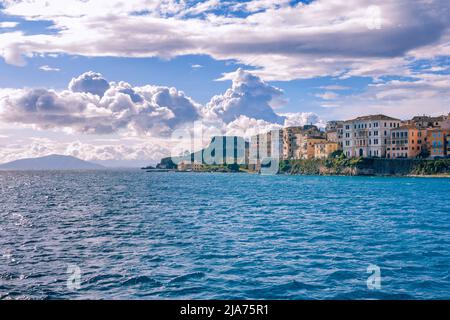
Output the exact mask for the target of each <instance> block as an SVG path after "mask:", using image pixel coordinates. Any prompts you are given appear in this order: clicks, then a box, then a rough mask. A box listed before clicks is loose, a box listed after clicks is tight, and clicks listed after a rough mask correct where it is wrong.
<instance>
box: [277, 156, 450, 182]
mask: <svg viewBox="0 0 450 320" xmlns="http://www.w3.org/2000/svg"><path fill="white" fill-rule="evenodd" d="M280 173H285V174H306V175H318V174H321V175H361V174H366V175H367V174H369V175H372V174H375V175H400V176H401V175H437V174H440V175H450V159H435V160H425V159H396V160H390V159H369V158H347V157H346V156H345V155H344V154H343V153H342V151H336V152H334V153H332V154H331V155H330V156H329V157H328V158H327V159H323V160H322V159H308V160H284V161H282V162H281V163H280Z"/></svg>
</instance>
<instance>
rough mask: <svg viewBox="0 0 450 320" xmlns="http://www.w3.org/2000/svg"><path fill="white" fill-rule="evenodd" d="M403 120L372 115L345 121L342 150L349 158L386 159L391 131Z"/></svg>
mask: <svg viewBox="0 0 450 320" xmlns="http://www.w3.org/2000/svg"><path fill="white" fill-rule="evenodd" d="M401 123H402V122H401V120H399V119H395V118H391V117H388V116H385V115H370V116H364V117H358V118H356V119H353V120H349V121H344V123H343V136H342V149H343V152H344V154H345V155H346V156H347V157H349V158H353V157H368V158H372V157H376V158H385V157H386V156H387V149H388V147H389V145H390V138H391V130H393V129H396V128H399V127H400V125H401Z"/></svg>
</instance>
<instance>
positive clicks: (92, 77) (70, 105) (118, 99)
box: [0, 69, 318, 137]
mask: <svg viewBox="0 0 450 320" xmlns="http://www.w3.org/2000/svg"><path fill="white" fill-rule="evenodd" d="M227 77H228V78H229V79H231V80H232V86H231V88H230V89H228V90H227V91H226V92H225V93H224V94H222V95H217V96H215V97H213V98H212V99H211V101H210V102H209V103H208V104H207V105H206V106H201V105H200V104H198V103H196V102H195V101H194V100H193V99H191V98H190V97H188V96H186V95H185V94H184V93H183V92H182V91H179V90H177V89H176V88H169V87H161V86H152V85H146V86H141V87H134V86H132V85H131V84H129V83H126V82H123V81H121V82H108V81H107V80H106V79H104V78H103V76H102V75H101V74H99V73H96V72H93V71H89V72H86V73H83V74H81V75H80V76H78V77H75V78H73V79H72V80H71V81H70V83H69V86H68V90H62V91H56V90H48V89H16V90H11V91H5V92H4V93H3V94H2V97H0V120H3V121H4V122H8V123H19V124H24V125H30V126H32V127H35V128H38V129H64V130H66V131H68V132H77V133H86V134H116V133H121V132H130V133H132V134H135V135H140V136H146V135H147V136H153V137H168V136H170V134H171V133H172V132H173V131H174V130H175V129H178V128H182V127H183V126H187V127H189V126H192V125H193V123H194V122H195V121H203V122H205V123H208V124H209V125H211V126H213V127H215V129H216V130H218V131H220V132H222V133H226V132H227V131H228V130H229V129H230V128H231V130H232V131H233V130H234V129H236V127H239V126H241V125H242V123H245V122H249V121H250V122H253V124H257V126H256V127H259V126H261V127H266V126H272V125H278V126H282V125H284V124H285V123H299V124H301V123H306V122H307V123H309V122H310V121H311V120H313V121H314V122H317V121H318V118H317V116H313V117H312V118H311V117H310V115H307V114H303V113H300V114H288V115H278V114H277V113H275V111H274V110H273V109H272V107H271V103H273V102H274V101H278V103H280V101H283V100H282V96H283V92H282V91H281V90H280V89H278V88H276V87H273V86H271V85H269V84H267V83H265V82H264V81H263V80H261V79H260V78H259V77H257V76H254V75H252V74H251V73H249V72H247V71H245V70H242V69H238V70H237V71H236V72H234V73H232V74H230V75H227ZM299 119H301V121H299Z"/></svg>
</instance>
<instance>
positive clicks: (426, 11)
mask: <svg viewBox="0 0 450 320" xmlns="http://www.w3.org/2000/svg"><path fill="white" fill-rule="evenodd" d="M449 7H450V6H449V3H448V1H444V0H433V1H427V2H419V1H417V2H414V3H411V2H410V1H406V0H399V1H395V2H392V1H389V0H382V1H376V2H374V1H370V0H358V1H357V0H348V1H328V0H316V1H303V2H301V1H289V0H281V1H272V0H241V1H235V0H228V1H217V0H204V1H178V0H161V1H146V0H131V1H120V0H112V1H103V0H91V1H80V0H68V1H65V2H64V5H62V4H61V1H56V0H46V1H44V0H36V1H34V2H27V1H9V0H2V1H0V48H2V49H0V124H1V123H2V126H1V127H0V145H1V146H3V150H4V151H3V153H2V154H0V155H1V156H3V157H4V158H7V159H13V158H18V157H21V156H24V155H32V156H34V155H41V154H43V153H48V152H53V151H54V152H58V153H66V154H67V153H76V154H77V155H78V156H80V157H82V158H85V159H91V160H92V159H94V160H95V159H97V160H117V161H131V162H133V161H141V162H144V161H148V160H150V159H151V158H152V157H156V156H159V155H160V154H162V153H164V152H167V148H166V147H167V145H170V143H171V141H170V138H169V137H170V134H171V132H173V131H174V130H177V129H179V128H182V127H186V126H188V125H189V123H191V122H192V121H194V120H201V121H203V122H204V123H208V126H214V129H217V130H218V131H220V132H222V133H223V134H227V133H240V134H242V135H244V136H248V135H249V134H251V133H254V132H255V131H258V130H265V129H267V128H270V127H273V126H278V125H281V126H283V125H301V124H304V123H305V122H307V123H310V122H315V123H317V124H319V125H323V124H324V123H325V121H327V120H332V119H347V118H351V117H354V116H357V115H361V114H367V113H385V114H388V115H391V116H395V117H398V118H401V119H407V118H409V117H411V116H413V115H415V114H433V115H437V114H446V113H449V112H450V110H449V102H450V97H449V92H450V90H449V89H450V80H449V74H450V45H449V43H450V42H449V40H450V23H449V22H448V15H449V10H450V8H449ZM88 71H92V72H90V73H88ZM73 83H75V84H76V85H72V86H70V85H69V84H73ZM97 85H98V86H103V87H105V86H106V88H107V89H108V90H106V91H104V90H102V91H101V94H102V95H103V94H104V96H98V95H97V96H95V95H93V92H98V90H94V88H93V87H92V86H97ZM71 88H72V89H71ZM74 88H84V89H74ZM170 88H173V89H170ZM36 89H40V90H36ZM92 90H93V91H92ZM129 99H132V101H131V102H130V100H129ZM30 101H33V103H34V104H33V105H30ZM74 106H76V108H75V107H74ZM106 114H107V116H106ZM125 115H126V116H125ZM169 118H170V120H169ZM93 119H96V120H95V121H94V120H93ZM96 121H97V122H96ZM74 141H75V145H74ZM102 141H103V142H102ZM71 143H72V144H71ZM77 148H78V149H77ZM127 148H128V149H127ZM5 150H6V151H5ZM27 150H28V151H27ZM29 150H34V151H29ZM155 155H156V156H155Z"/></svg>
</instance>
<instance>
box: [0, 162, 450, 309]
mask: <svg viewBox="0 0 450 320" xmlns="http://www.w3.org/2000/svg"><path fill="white" fill-rule="evenodd" d="M449 196H450V179H445V178H393V177H325V176H287V175H274V176H263V175H256V174H245V173H242V174H241V173H232V174H226V173H215V174H214V173H173V172H166V173H164V172H153V173H152V172H145V171H140V170H115V171H114V170H110V171H108V170H104V171H66V172H64V171H46V172H44V171H42V172H39V171H36V172H32V171H30V172H0V299H139V300H153V299H177V300H178V299H226V300H228V299H261V300H264V299H276V300H277V299H288V300H303V299H307V300H310V299H450V197H449Z"/></svg>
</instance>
